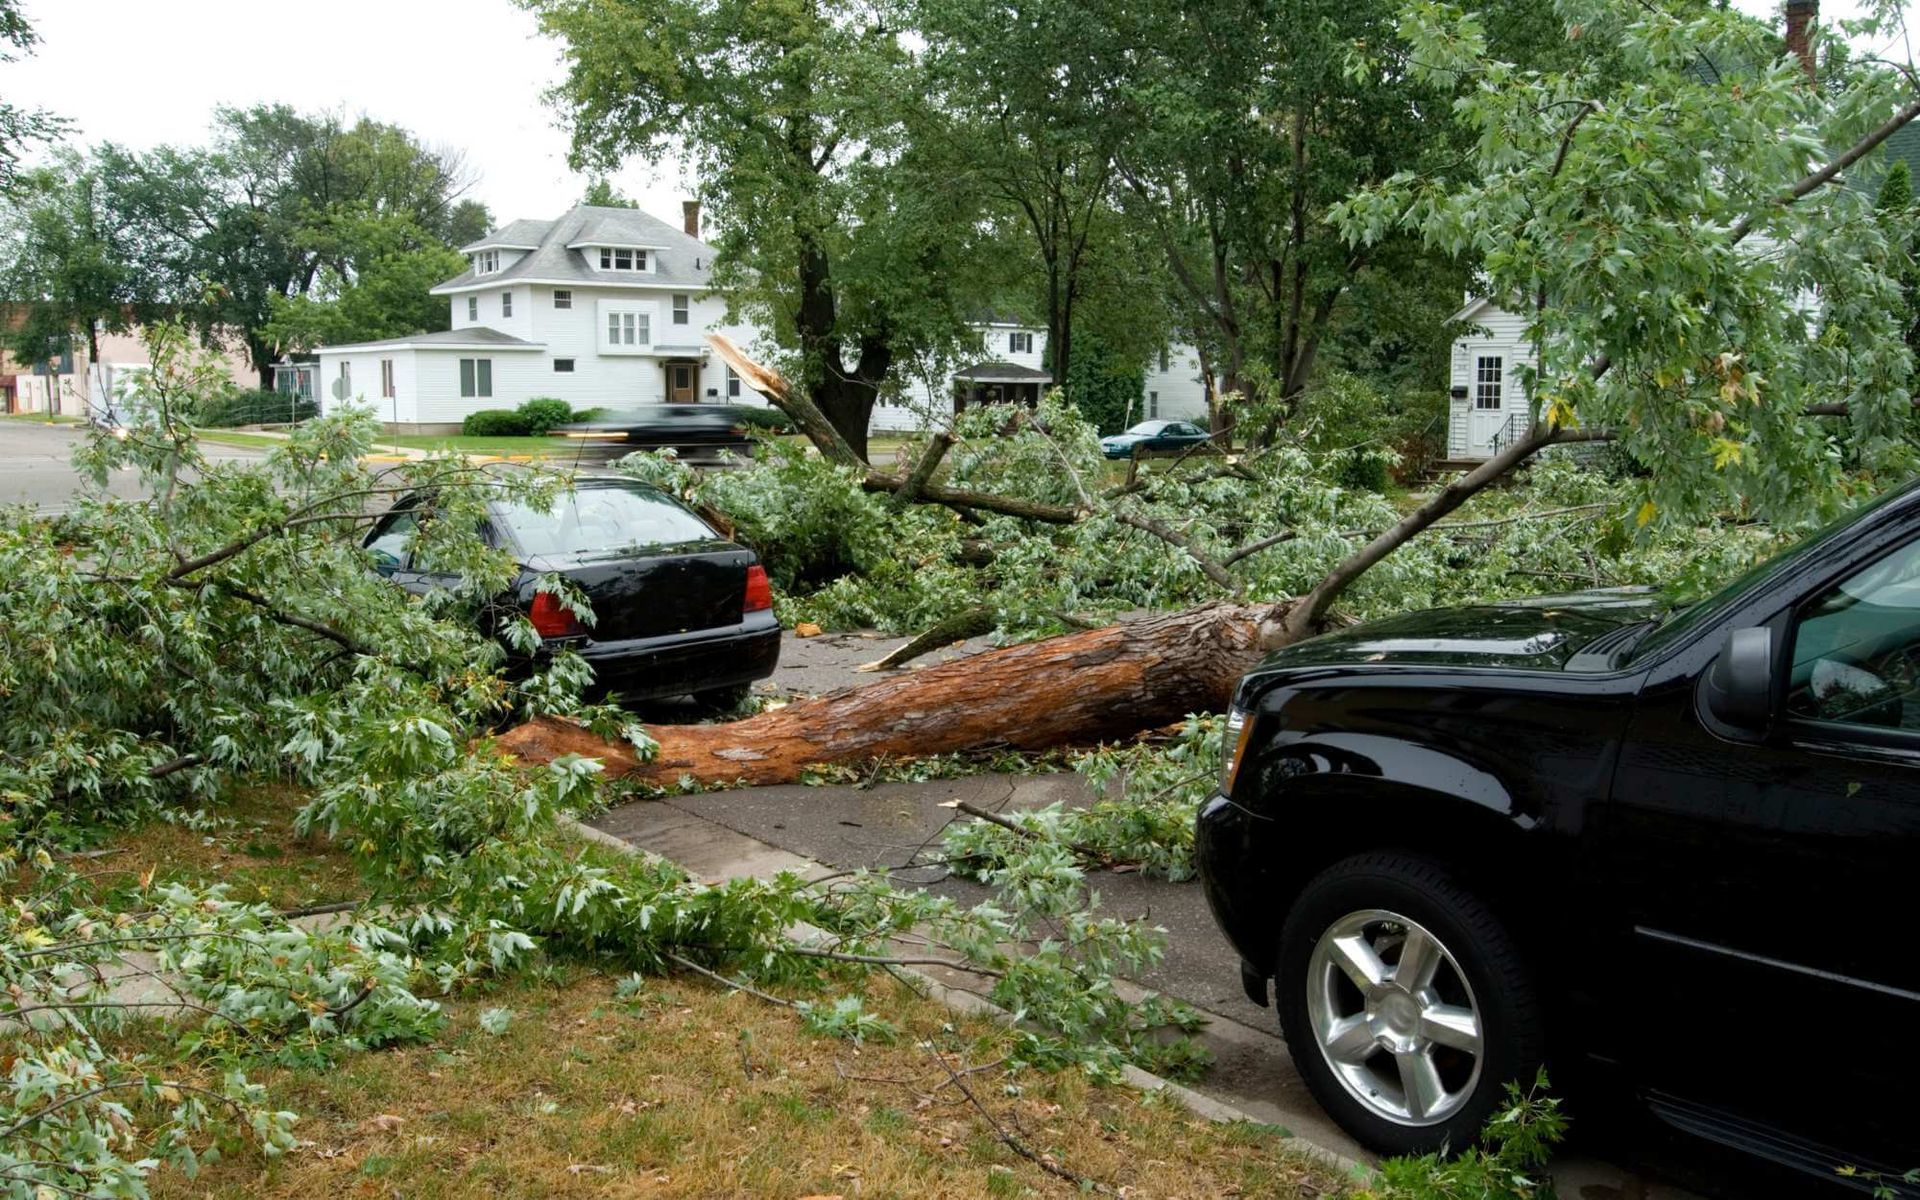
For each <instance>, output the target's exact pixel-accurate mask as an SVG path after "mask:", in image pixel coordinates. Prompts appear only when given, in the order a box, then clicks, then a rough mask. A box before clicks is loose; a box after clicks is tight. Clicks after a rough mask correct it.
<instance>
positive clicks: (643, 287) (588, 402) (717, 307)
mask: <svg viewBox="0 0 1920 1200" xmlns="http://www.w3.org/2000/svg"><path fill="white" fill-rule="evenodd" d="M699 211H700V210H699V205H698V204H697V203H694V202H692V201H689V202H687V204H686V208H685V219H684V221H683V224H682V226H681V227H680V228H675V227H674V226H672V225H670V224H668V223H667V222H665V221H661V220H659V219H658V218H655V217H651V216H648V215H647V214H646V213H643V212H641V211H639V210H638V209H631V208H596V207H591V206H588V205H580V206H578V207H576V208H574V209H572V210H571V211H569V212H568V213H567V214H566V215H565V216H562V217H560V218H558V219H557V220H551V221H528V220H520V221H514V222H512V223H510V224H508V225H506V226H505V227H503V228H501V229H498V230H496V231H494V232H493V233H490V234H488V235H487V236H486V237H484V238H482V239H480V240H479V241H477V242H474V243H473V244H472V245H469V246H463V247H461V253H463V254H465V255H466V256H467V261H468V269H467V270H466V271H464V272H462V273H461V274H460V275H459V276H457V277H455V278H453V279H449V280H448V281H446V282H445V283H442V284H440V285H438V286H437V287H435V288H434V289H433V294H434V295H436V296H445V297H446V298H447V303H448V305H449V309H450V312H451V316H452V328H450V329H446V330H443V331H440V332H437V333H422V334H414V335H411V336H408V337H400V338H388V339H386V340H384V341H376V342H361V343H356V344H352V345H341V346H324V347H321V348H320V350H319V351H317V365H316V366H315V367H314V368H313V371H314V375H315V378H314V379H313V383H314V384H315V391H316V392H317V394H318V396H319V398H320V404H321V409H322V411H328V410H330V409H331V408H333V407H336V406H338V405H342V404H347V403H356V404H369V405H372V406H373V407H374V410H375V412H376V413H378V414H379V416H380V417H381V418H382V419H383V420H384V421H386V422H387V423H388V424H389V425H391V426H393V427H394V428H395V429H397V430H399V431H402V432H413V433H455V432H458V431H459V427H460V423H461V421H462V420H463V419H464V418H465V417H466V416H467V415H468V414H469V413H472V412H476V411H478V410H480V409H483V408H515V407H518V406H519V405H520V404H522V403H524V402H525V401H527V400H530V399H532V398H534V397H536V396H552V397H555V398H557V399H561V400H565V401H566V402H567V403H568V404H570V405H572V406H573V407H574V408H576V409H580V408H596V407H598V408H609V409H631V408H633V407H635V406H637V405H642V404H655V403H683V404H685V403H699V402H705V401H727V402H732V403H765V401H764V399H763V398H762V397H761V396H760V395H759V394H758V393H756V392H754V391H753V390H752V389H751V388H744V387H742V381H741V380H740V379H739V378H738V377H736V376H735V375H734V374H733V372H732V371H731V370H729V369H728V368H727V366H726V365H725V364H724V363H722V362H721V361H720V360H719V358H718V357H717V356H716V355H714V354H713V352H712V350H711V349H710V348H709V346H708V343H707V340H706V337H707V334H709V333H721V334H725V335H726V336H727V337H729V338H730V339H732V340H733V341H734V342H735V343H736V344H738V345H740V346H741V347H743V348H746V349H748V350H749V352H751V351H752V348H753V347H754V345H755V344H756V343H757V342H759V341H761V339H760V337H759V331H758V330H755V329H753V328H750V327H746V326H741V325H733V324H729V323H728V322H727V305H726V299H725V297H723V296H721V295H720V294H718V293H717V292H715V291H714V290H713V286H712V268H713V253H714V252H713V247H711V246H709V245H707V244H706V243H705V242H703V241H701V240H700V238H699V236H698V230H699ZM977 328H978V329H979V330H980V339H981V346H980V349H981V357H980V359H979V361H977V362H975V363H973V364H972V365H971V366H967V367H964V368H962V369H961V370H958V371H955V372H953V373H951V374H950V375H948V376H947V377H946V378H944V379H935V380H930V379H920V380H913V381H910V382H908V383H907V384H906V386H905V388H904V391H903V393H902V394H900V395H898V396H897V397H896V398H894V399H893V400H892V401H891V402H889V403H885V404H881V405H878V406H876V408H875V411H874V415H873V422H872V428H873V429H875V430H915V429H925V428H928V427H929V425H930V424H931V423H933V422H935V421H937V420H938V419H939V418H940V417H942V416H943V415H951V414H952V413H953V411H954V406H955V404H956V402H957V401H956V396H958V397H961V398H963V399H964V400H966V401H969V402H994V401H1025V402H1029V403H1030V402H1032V401H1034V400H1037V399H1038V397H1039V393H1040V390H1041V389H1042V388H1044V387H1047V386H1050V385H1051V384H1052V382H1053V381H1052V378H1051V376H1050V375H1049V374H1048V373H1047V371H1046V370H1045V369H1044V368H1043V367H1042V366H1041V355H1042V353H1043V352H1044V350H1045V341H1046V333H1045V330H1044V329H1041V328H1038V327H1035V326H1032V325H1028V324H1023V323H1020V322H1018V321H1014V320H1009V319H1003V318H1000V317H997V316H988V317H984V318H983V319H982V321H981V322H980V324H979V325H978V326H977ZM288 367H289V370H290V371H293V370H304V369H305V367H304V365H303V364H288ZM1206 396H1207V389H1206V386H1205V384H1204V382H1203V381H1202V379H1201V375H1200V364H1199V356H1198V354H1197V353H1196V352H1195V351H1194V350H1193V349H1192V348H1191V347H1185V346H1176V347H1173V348H1171V349H1170V350H1167V351H1164V352H1162V353H1161V355H1160V356H1159V359H1158V361H1157V362H1155V363H1150V364H1148V373H1147V385H1146V395H1145V397H1143V402H1142V411H1141V413H1140V414H1139V415H1140V416H1143V417H1154V416H1159V417H1178V418H1184V419H1190V420H1204V418H1205V416H1206V412H1207V401H1206Z"/></svg>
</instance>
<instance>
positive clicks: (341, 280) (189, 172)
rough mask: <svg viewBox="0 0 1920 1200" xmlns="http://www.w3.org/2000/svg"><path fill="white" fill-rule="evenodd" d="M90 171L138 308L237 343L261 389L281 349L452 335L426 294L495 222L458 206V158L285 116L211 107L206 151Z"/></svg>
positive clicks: (280, 108) (394, 131) (390, 133)
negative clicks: (461, 249)
mask: <svg viewBox="0 0 1920 1200" xmlns="http://www.w3.org/2000/svg"><path fill="white" fill-rule="evenodd" d="M95 161H96V168H97V170H98V173H99V175H100V177H101V179H102V180H103V181H105V183H106V185H107V187H108V192H107V196H108V199H107V203H108V205H109V206H110V207H111V208H112V209H113V210H114V211H115V212H116V214H118V219H119V221H120V223H121V226H122V228H123V229H124V231H125V241H126V248H127V252H128V255H129V257H128V264H129V269H130V270H131V272H132V273H133V277H134V290H135V292H136V293H137V295H138V296H139V297H140V298H141V302H142V305H143V307H144V308H145V309H146V310H147V311H150V312H171V313H177V314H180V315H181V316H183V317H185V318H186V319H188V320H189V321H190V322H191V324H192V325H193V327H194V328H195V329H197V330H198V331H199V332H200V333H201V335H202V336H203V337H205V338H208V339H212V338H215V337H218V336H222V335H223V333H232V332H237V333H238V334H239V335H240V336H241V337H242V338H243V339H244V342H245V345H246V348H247V351H248V354H249V356H250V357H251V359H252V361H253V365H254V366H255V368H256V369H257V370H259V371H260V373H261V379H262V382H263V385H264V384H265V383H266V382H267V381H268V380H269V378H270V375H269V370H268V368H269V366H270V364H271V363H272V362H273V361H274V359H275V358H277V357H279V356H280V355H281V354H282V353H284V352H286V351H288V350H305V349H310V348H311V347H312V346H313V345H315V344H318V343H319V342H323V341H328V340H334V339H337V338H340V337H377V336H385V335H390V334H401V333H409V332H414V331H419V330H431V329H436V328H445V327H446V324H447V320H448V318H447V313H446V311H445V306H444V305H439V304H435V303H431V302H430V301H429V298H428V297H427V296H426V295H425V288H426V287H428V286H431V284H432V283H435V282H438V281H439V280H440V279H444V278H446V277H447V276H448V275H451V274H455V273H457V272H458V270H459V262H458V258H457V256H455V255H452V254H451V251H450V246H453V245H459V244H461V243H462V242H464V241H471V240H473V239H474V238H477V237H479V236H480V234H481V233H484V232H485V229H486V227H487V226H488V225H489V224H490V220H489V217H488V214H487V212H486V210H485V208H484V207H482V206H480V205H478V204H477V203H476V202H474V201H471V200H463V199H462V198H461V193H462V192H463V191H464V190H465V189H466V187H467V184H468V178H467V174H466V171H465V168H464V166H463V165H462V162H461V159H460V156H459V155H458V154H457V153H455V152H453V151H448V150H440V149H435V148H432V147H428V146H425V145H423V144H421V143H420V142H419V140H418V139H416V138H415V137H414V136H413V135H411V134H409V133H408V132H407V131H405V130H403V129H400V128H398V127H396V126H392V125H385V124H381V123H379V122H377V121H372V120H369V119H365V118H362V119H360V120H358V121H356V122H353V123H348V122H346V121H345V120H344V119H342V118H340V117H339V116H336V115H333V114H326V113H322V114H317V115H308V114H302V113H299V112H296V111H295V110H293V109H291V108H289V107H286V106H284V105H260V106H256V107H254V108H250V109H222V110H220V111H219V112H218V113H216V115H215V121H214V137H213V140H212V142H211V143H210V144H209V145H207V146H201V147H161V148H159V149H157V150H154V151H151V152H148V153H144V154H137V153H133V152H130V151H127V150H124V149H121V148H119V147H115V146H105V147H102V148H101V149H100V150H99V151H97V152H96V154H95ZM476 230H477V232H476Z"/></svg>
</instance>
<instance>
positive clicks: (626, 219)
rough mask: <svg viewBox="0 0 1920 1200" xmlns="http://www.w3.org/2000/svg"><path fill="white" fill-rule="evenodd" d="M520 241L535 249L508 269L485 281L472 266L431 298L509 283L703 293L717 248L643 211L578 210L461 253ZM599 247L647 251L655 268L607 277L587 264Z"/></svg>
mask: <svg viewBox="0 0 1920 1200" xmlns="http://www.w3.org/2000/svg"><path fill="white" fill-rule="evenodd" d="M536 233H537V236H536ZM515 239H518V240H520V241H522V242H531V243H532V245H533V248H532V250H531V251H530V252H529V253H527V254H525V255H523V256H521V257H520V258H519V259H517V260H515V261H514V262H513V264H512V265H510V266H508V267H507V268H505V269H504V270H500V271H494V272H492V273H490V274H487V275H476V274H475V273H474V272H473V270H472V269H471V268H469V269H467V270H465V271H462V272H461V273H460V274H458V275H456V276H454V277H453V278H452V279H449V280H447V281H446V282H445V283H442V284H439V285H437V286H436V287H434V288H433V289H432V290H433V294H434V295H436V296H444V295H447V294H449V293H454V292H465V291H478V290H480V289H483V288H494V287H499V286H501V285H502V284H508V283H551V284H558V285H560V286H561V287H565V286H567V285H568V284H581V285H587V284H591V285H593V286H595V287H627V288H667V287H671V288H685V289H705V288H706V287H707V286H708V285H709V280H710V279H711V277H712V275H713V247H712V246H709V245H707V244H706V243H705V242H703V241H701V240H700V239H699V238H695V237H688V236H687V234H686V232H685V231H684V230H682V229H681V228H680V227H679V226H677V225H672V224H669V223H668V222H666V221H662V220H661V219H659V218H658V217H650V216H648V215H647V214H646V213H643V212H641V211H640V210H639V209H637V208H596V207H593V206H591V205H586V204H581V205H576V206H575V207H573V208H571V209H569V210H568V211H567V213H566V215H565V216H562V217H560V218H559V219H557V220H553V221H514V222H512V223H510V224H508V225H506V226H504V227H502V228H501V229H499V230H496V231H495V232H493V233H490V234H488V235H487V236H486V237H484V238H481V239H480V240H479V241H477V242H475V243H473V245H472V246H466V247H462V249H463V250H466V251H472V250H474V249H477V248H481V247H488V246H508V245H509V244H510V243H511V242H512V241H513V240H515ZM593 246H645V247H647V248H649V249H651V250H652V252H653V254H652V257H653V262H652V264H651V265H652V267H653V270H652V271H643V272H631V271H623V272H613V271H602V270H600V269H599V261H598V259H595V260H593V261H591V262H589V261H588V258H587V255H588V254H589V253H591V249H590V248H591V247H593Z"/></svg>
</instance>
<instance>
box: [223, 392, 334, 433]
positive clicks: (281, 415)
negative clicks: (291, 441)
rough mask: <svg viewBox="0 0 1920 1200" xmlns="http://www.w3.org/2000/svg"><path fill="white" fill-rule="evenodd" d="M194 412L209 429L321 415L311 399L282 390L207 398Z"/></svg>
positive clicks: (263, 423) (295, 420)
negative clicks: (197, 410) (196, 411)
mask: <svg viewBox="0 0 1920 1200" xmlns="http://www.w3.org/2000/svg"><path fill="white" fill-rule="evenodd" d="M196 415H197V417H198V420H199V423H200V424H201V425H204V426H206V427H208V428H210V429H231V428H233V427H234V426H236V425H284V424H287V423H289V422H299V421H310V420H312V419H313V418H314V417H317V416H319V415H320V407H319V405H317V404H315V403H314V402H313V401H312V400H309V399H305V398H302V397H298V396H292V395H287V394H285V393H282V392H262V391H251V392H233V393H230V394H228V395H225V396H212V397H209V398H207V399H206V400H205V401H204V402H203V403H202V404H201V406H200V411H199V412H198V413H197V414H196Z"/></svg>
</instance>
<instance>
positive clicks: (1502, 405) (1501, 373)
mask: <svg viewBox="0 0 1920 1200" xmlns="http://www.w3.org/2000/svg"><path fill="white" fill-rule="evenodd" d="M1507 366H1508V363H1507V359H1506V356H1505V355H1502V354H1476V355H1474V357H1473V379H1472V381H1471V383H1469V384H1468V387H1467V453H1468V454H1469V455H1470V456H1472V457H1474V458H1490V457H1492V456H1493V454H1494V453H1495V452H1496V451H1497V450H1498V449H1499V447H1498V446H1497V445H1496V444H1495V443H1496V442H1497V440H1498V439H1499V437H1500V431H1501V430H1502V429H1503V428H1504V427H1505V426H1506V423H1507V407H1506V394H1507Z"/></svg>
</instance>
